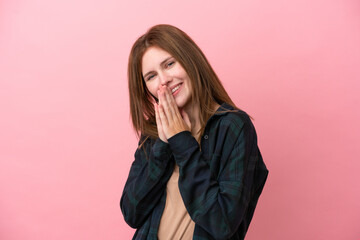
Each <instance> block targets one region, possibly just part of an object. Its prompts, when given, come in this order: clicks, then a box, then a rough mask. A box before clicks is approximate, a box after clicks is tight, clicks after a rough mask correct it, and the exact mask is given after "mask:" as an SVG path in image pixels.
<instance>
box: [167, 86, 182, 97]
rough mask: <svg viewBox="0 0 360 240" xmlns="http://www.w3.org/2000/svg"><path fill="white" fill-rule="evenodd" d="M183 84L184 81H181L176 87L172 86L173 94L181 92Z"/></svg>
mask: <svg viewBox="0 0 360 240" xmlns="http://www.w3.org/2000/svg"><path fill="white" fill-rule="evenodd" d="M181 85H182V83H179V84H177V85H175V86H174V87H171V88H170V89H171V93H172V94H173V95H175V94H176V93H177V92H179V89H180V88H181Z"/></svg>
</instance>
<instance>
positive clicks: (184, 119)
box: [154, 86, 191, 142]
mask: <svg viewBox="0 0 360 240" xmlns="http://www.w3.org/2000/svg"><path fill="white" fill-rule="evenodd" d="M158 98H159V105H157V104H156V103H155V104H154V105H155V116H156V125H157V128H158V134H159V138H160V139H161V140H162V141H164V142H167V139H169V138H171V137H172V136H174V135H175V134H177V133H179V132H182V131H191V123H190V119H189V116H188V115H187V114H186V112H185V111H184V110H181V113H180V111H179V108H178V106H177V105H176V102H175V99H174V96H173V95H172V94H171V92H170V89H169V88H168V87H166V86H160V89H159V90H158Z"/></svg>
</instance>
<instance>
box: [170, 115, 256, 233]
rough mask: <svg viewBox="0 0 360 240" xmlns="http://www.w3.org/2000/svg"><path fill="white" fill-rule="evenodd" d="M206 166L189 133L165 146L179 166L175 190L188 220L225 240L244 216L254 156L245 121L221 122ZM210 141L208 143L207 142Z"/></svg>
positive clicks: (252, 133)
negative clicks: (179, 196)
mask: <svg viewBox="0 0 360 240" xmlns="http://www.w3.org/2000/svg"><path fill="white" fill-rule="evenodd" d="M219 129H220V131H219V132H218V133H217V134H213V136H216V139H214V142H212V144H211V147H212V148H214V149H213V150H214V151H213V152H214V154H212V155H211V156H210V161H211V164H209V162H208V160H206V159H205V158H204V156H203V154H202V152H201V151H200V149H199V144H198V142H197V141H196V140H195V138H194V137H193V136H192V135H191V133H190V132H189V131H183V132H180V133H178V134H176V135H174V136H173V137H171V138H170V139H168V142H169V144H170V148H171V150H172V151H173V154H174V157H175V161H176V163H177V164H178V165H179V168H180V175H179V189H180V193H181V196H182V198H183V201H184V204H185V206H186V209H187V210H188V212H189V215H190V216H191V218H192V219H193V220H194V222H195V223H196V224H197V225H198V226H200V227H201V228H202V229H204V230H205V231H206V232H207V233H208V234H210V235H211V236H212V237H213V238H215V239H228V238H230V237H231V236H232V235H233V234H234V233H235V232H236V231H237V229H238V227H239V225H240V224H241V222H242V220H243V219H244V218H245V215H246V210H247V207H248V205H249V203H250V201H251V197H252V196H251V195H252V193H253V192H254V191H255V189H254V186H253V182H254V181H253V179H254V168H255V165H256V163H257V162H258V160H259V158H261V155H260V152H259V151H258V148H257V140H256V133H255V129H254V127H253V125H252V123H251V122H246V123H244V122H242V121H240V122H239V121H235V120H226V121H222V123H221V124H220V128H219ZM209 140H211V139H209Z"/></svg>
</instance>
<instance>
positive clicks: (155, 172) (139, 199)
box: [120, 139, 174, 228]
mask: <svg viewBox="0 0 360 240" xmlns="http://www.w3.org/2000/svg"><path fill="white" fill-rule="evenodd" d="M150 145H151V144H150V139H147V141H146V142H145V143H144V147H145V148H146V154H145V152H144V150H143V148H142V147H141V148H138V149H137V150H136V152H135V160H134V162H133V163H132V166H131V169H130V173H129V176H128V179H127V181H126V184H125V187H124V190H123V193H122V196H121V200H120V208H121V211H122V213H123V215H124V219H125V221H126V222H127V223H128V224H129V226H131V227H133V228H138V227H140V226H141V225H142V224H143V223H144V221H145V220H146V218H147V217H148V216H149V214H150V213H151V212H152V210H153V209H154V207H155V206H156V204H157V203H158V201H159V200H160V198H161V196H162V193H163V191H164V190H165V187H166V183H167V181H168V179H169V178H170V175H171V171H168V170H169V168H170V167H171V166H174V165H173V164H171V162H170V161H169V160H170V157H171V154H172V153H171V150H170V148H169V145H168V144H167V143H165V142H163V141H161V140H160V139H157V140H156V141H155V144H154V145H153V146H150ZM146 155H147V157H148V158H149V159H147V157H146Z"/></svg>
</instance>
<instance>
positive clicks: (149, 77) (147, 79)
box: [146, 74, 155, 81]
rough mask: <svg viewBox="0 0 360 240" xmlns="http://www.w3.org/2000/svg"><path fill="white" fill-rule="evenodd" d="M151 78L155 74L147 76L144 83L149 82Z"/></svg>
mask: <svg viewBox="0 0 360 240" xmlns="http://www.w3.org/2000/svg"><path fill="white" fill-rule="evenodd" d="M153 77H155V74H151V75H149V76H148V77H147V78H146V81H149V80H151V79H152V78H153Z"/></svg>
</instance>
